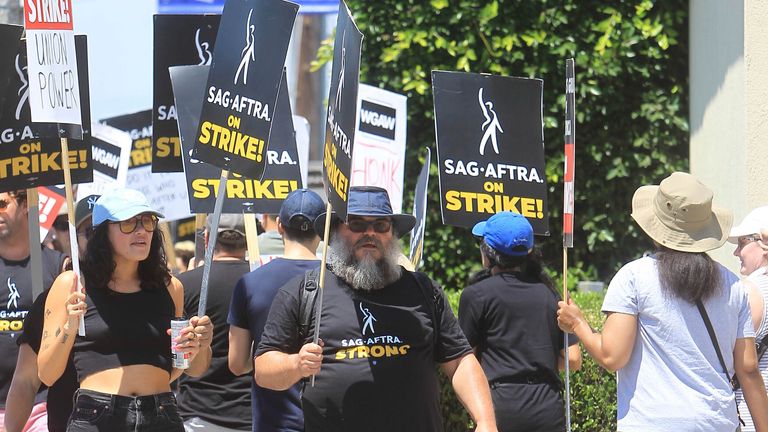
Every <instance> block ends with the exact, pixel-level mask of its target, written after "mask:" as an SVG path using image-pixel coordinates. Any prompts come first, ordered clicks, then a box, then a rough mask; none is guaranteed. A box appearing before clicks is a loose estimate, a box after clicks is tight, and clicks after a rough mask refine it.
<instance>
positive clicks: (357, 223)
mask: <svg viewBox="0 0 768 432" xmlns="http://www.w3.org/2000/svg"><path fill="white" fill-rule="evenodd" d="M369 226H372V227H373V230H374V231H375V232H377V233H385V232H389V230H391V229H392V221H391V220H390V219H376V220H375V221H372V222H368V221H366V220H365V219H350V220H348V221H347V227H348V228H349V230H350V231H352V232H354V233H364V232H366V231H368V227H369Z"/></svg>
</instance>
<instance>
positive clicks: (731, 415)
mask: <svg viewBox="0 0 768 432" xmlns="http://www.w3.org/2000/svg"><path fill="white" fill-rule="evenodd" d="M720 274H721V278H722V281H723V289H722V290H721V292H720V293H719V294H716V295H715V296H714V297H712V298H710V299H709V300H707V301H706V302H705V303H704V305H705V307H706V309H707V313H708V315H709V319H710V320H711V321H712V326H713V327H714V329H715V333H716V334H717V341H718V344H719V345H720V349H721V351H722V354H723V358H724V360H725V363H726V365H727V366H728V369H729V371H728V373H729V374H730V375H733V347H734V345H735V343H736V339H737V338H745V337H754V336H755V332H754V330H753V329H752V317H751V314H750V311H749V304H748V302H747V295H746V292H745V290H744V288H743V287H742V285H741V283H740V282H739V279H738V277H737V276H736V275H734V274H733V273H731V272H730V271H728V270H727V269H726V268H725V267H722V266H720ZM603 312H604V313H610V312H620V313H626V314H631V315H636V316H637V321H638V327H637V337H636V339H635V345H634V347H633V349H632V355H631V356H630V359H629V362H628V363H627V364H626V365H625V366H624V367H623V368H621V369H620V370H619V371H618V382H617V386H618V414H617V416H618V430H620V431H622V432H633V431H643V432H667V431H668V432H688V431H690V432H694V431H696V432H701V431H713V432H715V431H716V432H720V431H722V432H733V431H734V430H736V427H737V426H738V424H737V423H738V420H737V417H736V402H735V400H734V394H733V390H732V389H731V386H730V383H729V382H728V377H727V376H726V374H725V373H724V371H723V368H722V366H720V362H719V361H718V359H717V354H716V353H715V348H714V346H713V345H712V341H711V339H710V338H709V334H708V333H707V328H706V326H705V325H704V321H703V319H702V317H701V315H700V314H699V310H698V309H697V308H696V305H694V304H690V303H687V302H686V301H684V300H680V299H677V298H675V297H673V295H672V294H671V293H667V292H665V290H664V289H662V287H661V286H660V284H659V278H658V273H657V268H656V260H655V258H653V257H644V258H641V259H639V260H636V261H633V262H631V263H629V264H627V265H625V266H624V267H622V268H621V270H619V272H618V273H617V274H616V276H615V277H614V278H613V280H612V281H611V284H610V286H609V287H608V292H607V294H606V296H605V300H604V301H603Z"/></svg>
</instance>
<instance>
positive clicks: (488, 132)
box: [477, 87, 504, 155]
mask: <svg viewBox="0 0 768 432" xmlns="http://www.w3.org/2000/svg"><path fill="white" fill-rule="evenodd" d="M477 99H478V101H479V102H480V108H481V109H482V110H483V116H484V117H485V122H483V125H482V126H480V129H482V130H484V131H485V133H484V134H483V138H482V139H481V140H480V154H481V155H485V145H486V144H488V140H490V141H491V145H493V151H495V152H496V154H499V144H498V141H497V140H498V138H497V136H496V131H497V130H498V131H499V133H504V131H503V130H502V129H501V124H500V123H499V117H498V116H497V115H496V111H494V109H493V102H491V101H484V100H483V88H482V87H480V90H479V91H478V92H477ZM489 112H490V114H489Z"/></svg>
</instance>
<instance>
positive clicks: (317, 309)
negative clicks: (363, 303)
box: [311, 200, 333, 387]
mask: <svg viewBox="0 0 768 432" xmlns="http://www.w3.org/2000/svg"><path fill="white" fill-rule="evenodd" d="M332 211H333V207H332V206H331V201H330V200H329V201H328V205H327V206H326V207H325V228H324V229H323V240H324V241H323V256H322V258H321V259H320V280H319V281H318V282H317V289H318V291H317V306H315V335H314V337H313V338H312V340H313V341H314V343H318V342H319V341H320V317H321V315H322V313H323V289H324V288H325V263H326V262H327V261H328V243H330V242H331V239H330V235H331V212H332ZM311 381H312V382H311V384H312V387H314V386H315V376H314V375H312V379H311Z"/></svg>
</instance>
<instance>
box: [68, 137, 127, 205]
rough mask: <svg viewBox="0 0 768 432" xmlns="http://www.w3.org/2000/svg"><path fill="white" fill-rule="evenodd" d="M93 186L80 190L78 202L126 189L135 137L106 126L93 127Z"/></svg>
mask: <svg viewBox="0 0 768 432" xmlns="http://www.w3.org/2000/svg"><path fill="white" fill-rule="evenodd" d="M91 142H92V145H91V147H92V154H93V182H92V183H82V184H80V185H78V187H77V199H78V201H79V200H80V199H81V198H83V197H86V196H88V195H94V194H95V195H101V194H103V193H104V191H105V190H108V189H112V188H115V187H124V186H125V180H126V178H127V176H128V161H129V160H130V156H131V143H132V142H133V140H131V135H130V134H128V133H127V132H123V131H121V130H120V129H116V128H113V127H111V126H107V125H105V124H103V123H91Z"/></svg>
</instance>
